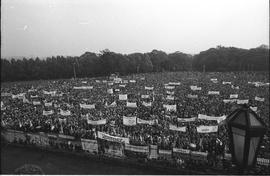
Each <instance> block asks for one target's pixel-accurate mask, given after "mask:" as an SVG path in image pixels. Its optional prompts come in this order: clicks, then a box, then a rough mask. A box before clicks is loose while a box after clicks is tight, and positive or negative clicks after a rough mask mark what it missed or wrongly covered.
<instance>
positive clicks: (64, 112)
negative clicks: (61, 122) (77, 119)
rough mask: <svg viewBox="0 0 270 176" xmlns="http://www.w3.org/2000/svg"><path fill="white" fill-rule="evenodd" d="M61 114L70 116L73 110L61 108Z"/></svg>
mask: <svg viewBox="0 0 270 176" xmlns="http://www.w3.org/2000/svg"><path fill="white" fill-rule="evenodd" d="M60 115H62V116H70V115H71V112H70V111H69V110H66V111H65V110H62V109H60Z"/></svg>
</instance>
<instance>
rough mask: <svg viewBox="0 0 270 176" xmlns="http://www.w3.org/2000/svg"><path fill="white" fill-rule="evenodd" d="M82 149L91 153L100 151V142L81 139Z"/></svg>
mask: <svg viewBox="0 0 270 176" xmlns="http://www.w3.org/2000/svg"><path fill="white" fill-rule="evenodd" d="M81 143H82V149H83V150H85V151H89V152H90V153H93V152H98V143H97V141H96V140H90V139H81Z"/></svg>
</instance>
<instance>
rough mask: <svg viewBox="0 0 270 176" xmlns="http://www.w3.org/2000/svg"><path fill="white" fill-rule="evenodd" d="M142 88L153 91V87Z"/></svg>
mask: <svg viewBox="0 0 270 176" xmlns="http://www.w3.org/2000/svg"><path fill="white" fill-rule="evenodd" d="M144 88H145V90H153V89H154V87H147V86H145V87H144Z"/></svg>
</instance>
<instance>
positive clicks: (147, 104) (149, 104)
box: [142, 101, 152, 107]
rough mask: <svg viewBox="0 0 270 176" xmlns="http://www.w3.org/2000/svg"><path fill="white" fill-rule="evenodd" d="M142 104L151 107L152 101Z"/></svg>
mask: <svg viewBox="0 0 270 176" xmlns="http://www.w3.org/2000/svg"><path fill="white" fill-rule="evenodd" d="M142 105H144V106H146V107H151V106H152V103H151V102H144V101H143V102H142Z"/></svg>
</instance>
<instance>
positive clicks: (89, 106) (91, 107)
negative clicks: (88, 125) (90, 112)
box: [80, 104, 95, 109]
mask: <svg viewBox="0 0 270 176" xmlns="http://www.w3.org/2000/svg"><path fill="white" fill-rule="evenodd" d="M80 107H81V108H82V109H95V104H80Z"/></svg>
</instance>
